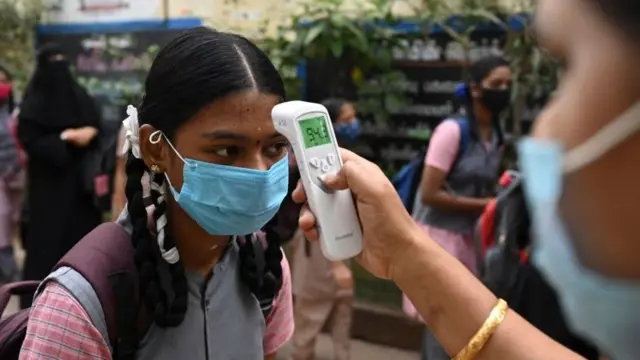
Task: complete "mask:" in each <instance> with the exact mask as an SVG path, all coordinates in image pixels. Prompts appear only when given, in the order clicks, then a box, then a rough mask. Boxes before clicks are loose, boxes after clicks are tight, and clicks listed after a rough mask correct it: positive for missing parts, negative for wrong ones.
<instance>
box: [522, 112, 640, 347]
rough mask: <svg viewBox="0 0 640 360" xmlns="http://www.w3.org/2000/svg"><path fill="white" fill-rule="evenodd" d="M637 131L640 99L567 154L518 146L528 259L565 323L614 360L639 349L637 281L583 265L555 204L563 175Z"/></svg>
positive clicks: (554, 147) (533, 143)
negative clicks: (527, 215)
mask: <svg viewBox="0 0 640 360" xmlns="http://www.w3.org/2000/svg"><path fill="white" fill-rule="evenodd" d="M639 129H640V102H639V103H637V104H636V105H634V106H633V107H631V108H630V109H629V110H627V111H626V112H625V113H624V114H622V115H621V116H620V117H619V118H618V119H616V120H614V121H613V122H611V123H609V124H608V125H606V126H605V127H603V128H602V129H601V130H600V131H598V132H597V133H596V134H595V135H593V136H592V137H591V138H589V139H587V140H586V141H585V142H584V143H583V144H581V145H579V146H577V147H576V148H574V149H572V150H570V151H568V152H567V153H566V154H565V153H564V151H563V149H562V146H561V145H560V144H559V143H557V142H552V141H549V140H542V139H536V138H527V139H524V140H523V141H521V142H520V144H519V145H518V148H519V157H520V167H521V170H522V173H523V175H524V184H523V185H524V191H525V195H526V198H527V203H528V206H529V210H530V212H531V219H532V220H533V223H532V231H533V232H532V235H533V237H534V239H535V241H534V252H533V262H534V264H535V265H536V266H537V267H538V268H539V269H540V270H541V271H542V273H543V274H544V275H545V277H546V279H547V280H548V281H549V282H550V283H551V284H552V285H553V287H554V288H555V290H556V292H557V293H558V295H559V299H560V303H561V304H562V310H563V312H564V314H565V315H566V317H567V321H568V323H569V325H570V326H571V327H572V328H573V329H574V330H575V331H576V332H578V333H580V334H582V335H584V336H585V337H587V338H588V339H589V340H591V341H592V342H593V343H595V344H596V345H597V346H598V347H599V348H600V349H601V350H602V351H603V352H604V353H605V354H607V355H609V356H611V357H612V359H616V360H631V359H637V358H638V354H639V353H640V343H638V334H640V311H638V305H639V304H640V280H638V281H625V280H621V279H615V278H610V277H605V276H604V275H601V274H598V273H596V272H594V271H592V270H589V269H586V268H584V267H582V266H581V265H580V262H579V260H578V258H577V257H576V254H575V252H574V249H573V247H572V241H571V238H570V236H569V233H568V232H567V227H566V224H565V222H564V220H563V219H562V217H561V215H560V214H559V212H558V206H559V200H560V197H561V195H562V187H563V179H564V176H565V175H567V174H569V173H573V172H575V171H577V170H579V169H581V168H583V167H585V166H587V165H589V164H590V163H592V162H594V161H596V160H597V159H599V158H600V157H601V156H603V155H604V154H606V153H607V152H608V151H609V150H611V149H612V148H614V147H615V146H617V145H618V144H620V143H621V142H623V141H624V140H626V139H627V138H628V137H629V136H631V135H634V134H635V133H636V132H637V131H638V130H639ZM585 196H589V194H585ZM574 240H575V239H574ZM603 240H606V239H603ZM575 241H579V240H575Z"/></svg>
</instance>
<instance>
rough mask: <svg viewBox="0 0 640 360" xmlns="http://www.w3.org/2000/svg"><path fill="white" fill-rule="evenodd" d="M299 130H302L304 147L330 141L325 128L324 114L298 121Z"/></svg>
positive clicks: (327, 130)
mask: <svg viewBox="0 0 640 360" xmlns="http://www.w3.org/2000/svg"><path fill="white" fill-rule="evenodd" d="M300 131H302V138H303V139H304V147H305V149H309V148H312V147H316V146H320V145H326V144H329V143H331V135H329V129H327V118H326V117H324V116H317V117H313V118H309V119H305V120H302V121H300Z"/></svg>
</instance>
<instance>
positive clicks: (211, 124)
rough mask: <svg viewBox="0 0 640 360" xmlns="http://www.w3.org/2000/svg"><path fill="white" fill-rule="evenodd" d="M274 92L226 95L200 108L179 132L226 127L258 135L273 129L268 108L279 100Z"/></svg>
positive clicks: (237, 131)
mask: <svg viewBox="0 0 640 360" xmlns="http://www.w3.org/2000/svg"><path fill="white" fill-rule="evenodd" d="M280 100H281V99H280V98H279V97H278V96H275V95H269V94H261V93H259V92H257V91H251V92H242V93H237V94H232V95H228V96H226V97H223V98H221V99H219V100H216V101H214V102H212V103H211V104H209V105H208V106H206V107H205V108H203V109H202V110H201V111H200V112H199V113H198V114H196V116H195V117H194V118H192V119H191V121H189V122H187V123H186V124H185V125H184V126H181V128H180V130H179V131H178V132H179V133H182V135H186V134H191V135H199V134H202V133H204V132H211V131H216V130H225V131H228V132H233V133H238V134H241V135H243V136H245V137H260V136H261V134H263V135H271V134H272V133H273V132H274V127H273V122H272V121H271V110H272V109H273V107H274V106H275V105H276V104H278V102H280Z"/></svg>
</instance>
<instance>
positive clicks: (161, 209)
mask: <svg viewBox="0 0 640 360" xmlns="http://www.w3.org/2000/svg"><path fill="white" fill-rule="evenodd" d="M152 182H154V183H155V184H156V185H157V186H158V188H162V187H163V186H164V182H165V177H164V175H163V174H154V175H153V179H152ZM160 195H161V193H160V192H159V191H157V190H155V189H154V188H152V189H151V199H152V202H153V204H154V205H155V211H154V213H153V217H154V220H155V222H156V223H157V222H158V219H160V217H162V216H163V215H165V216H166V215H167V201H166V199H165V200H164V201H162V202H159V201H158V199H159V197H160ZM164 243H165V248H166V249H171V248H173V247H175V241H174V240H173V238H172V236H171V229H170V228H169V223H167V227H166V229H165V230H164ZM155 244H156V248H157V249H158V251H159V250H160V248H159V246H158V243H157V241H156V242H155ZM158 253H159V252H158ZM169 275H170V276H171V287H172V291H173V293H174V298H173V302H172V303H171V304H170V305H169V306H168V307H166V308H165V309H163V310H165V313H164V315H163V321H164V325H165V326H178V325H180V323H181V322H182V320H184V315H185V313H186V312H187V278H186V277H185V272H184V267H183V265H182V261H178V262H176V263H175V264H169ZM165 296H166V295H165ZM156 311H158V312H159V310H157V309H156Z"/></svg>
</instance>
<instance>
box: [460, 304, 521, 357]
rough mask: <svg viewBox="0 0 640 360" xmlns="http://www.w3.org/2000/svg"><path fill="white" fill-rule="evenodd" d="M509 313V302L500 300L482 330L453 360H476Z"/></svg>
mask: <svg viewBox="0 0 640 360" xmlns="http://www.w3.org/2000/svg"><path fill="white" fill-rule="evenodd" d="M508 311H509V305H508V304H507V302H506V301H504V300H502V299H498V303H497V304H496V305H495V306H494V307H493V309H491V313H490V314H489V316H488V317H487V320H485V321H484V323H483V324H482V326H481V327H480V330H478V332H476V333H475V335H473V337H472V338H471V341H469V343H468V344H467V346H465V347H464V349H462V350H460V352H459V353H458V355H456V356H455V357H454V358H453V359H451V360H472V359H474V358H475V357H476V356H477V355H478V353H479V352H480V351H481V350H482V348H484V346H485V345H486V344H487V342H489V339H491V336H492V335H493V333H495V332H496V329H498V326H500V324H502V322H503V321H504V318H505V317H506V316H507V312H508Z"/></svg>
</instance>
